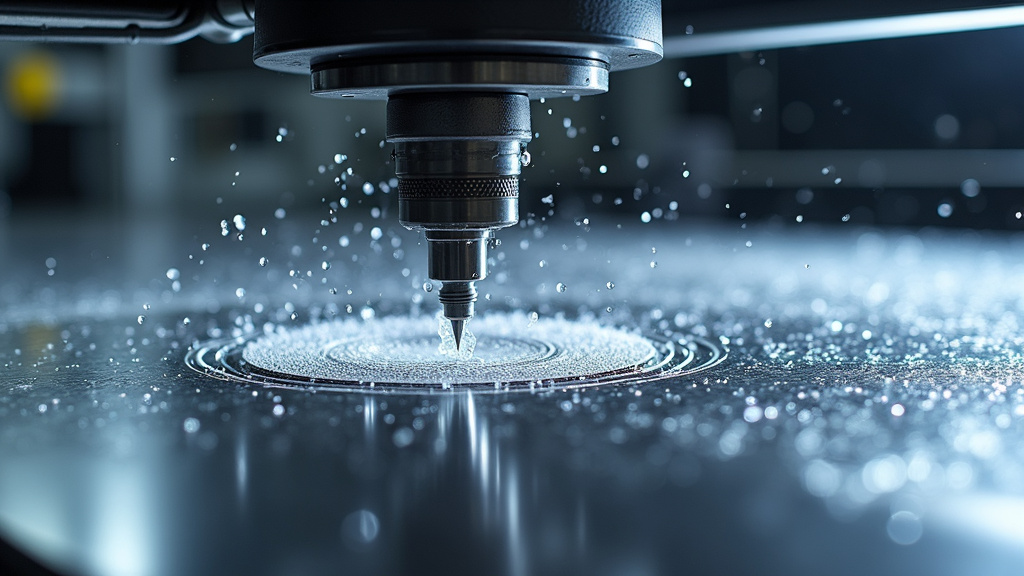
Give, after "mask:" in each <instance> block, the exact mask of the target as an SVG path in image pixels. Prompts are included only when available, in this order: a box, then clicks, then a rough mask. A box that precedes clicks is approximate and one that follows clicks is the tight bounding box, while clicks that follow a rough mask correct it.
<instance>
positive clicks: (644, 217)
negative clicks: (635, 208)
mask: <svg viewBox="0 0 1024 576" xmlns="http://www.w3.org/2000/svg"><path fill="white" fill-rule="evenodd" d="M640 221H641V222H643V223H644V224H647V223H648V222H650V221H651V213H650V212H646V211H645V212H644V213H643V214H641V215H640Z"/></svg>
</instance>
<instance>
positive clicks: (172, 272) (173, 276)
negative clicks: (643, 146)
mask: <svg viewBox="0 0 1024 576" xmlns="http://www.w3.org/2000/svg"><path fill="white" fill-rule="evenodd" d="M180 277H181V272H180V271H179V270H178V269H177V268H168V269H167V279H168V280H177V279H178V278H180Z"/></svg>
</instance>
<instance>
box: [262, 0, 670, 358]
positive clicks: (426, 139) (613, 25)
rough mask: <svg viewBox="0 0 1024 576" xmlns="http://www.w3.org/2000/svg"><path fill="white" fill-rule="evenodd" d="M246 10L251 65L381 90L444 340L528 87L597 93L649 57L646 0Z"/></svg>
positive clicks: (415, 2) (520, 124) (523, 128)
mask: <svg viewBox="0 0 1024 576" xmlns="http://www.w3.org/2000/svg"><path fill="white" fill-rule="evenodd" d="M385 7H386V9H385ZM257 13H258V16H259V17H258V18H257V20H256V36H255V49H254V59H255V61H256V63H257V64H258V65H260V66H263V67H265V68H270V69H273V70H279V71H284V72H300V73H309V74H310V79H311V85H312V92H313V94H315V95H318V96H325V97H333V98H375V99H384V98H387V99H388V112H387V114H388V119H387V140H388V141H389V142H391V143H393V144H394V145H395V150H394V157H395V165H396V172H397V176H398V201H399V219H400V220H401V222H402V224H403V225H404V226H406V227H407V228H410V229H415V230H422V231H424V233H425V236H426V239H427V244H428V276H429V277H430V278H431V279H433V280H436V281H440V282H441V286H442V287H441V290H440V300H441V304H442V307H443V313H444V315H445V317H446V318H448V319H449V320H451V321H452V329H453V332H454V334H455V340H456V343H458V342H460V341H461V335H462V331H463V330H464V328H465V324H466V322H467V321H468V320H469V319H470V318H472V316H473V314H474V312H475V310H474V305H475V302H476V298H477V292H476V286H475V283H476V282H477V281H479V280H483V279H484V278H485V277H486V276H487V247H488V243H489V241H490V239H491V238H492V235H493V232H494V231H495V230H497V229H500V228H503V227H506V226H511V225H513V224H515V223H516V222H518V220H519V174H520V172H521V170H522V167H523V166H524V165H525V164H526V163H528V161H529V160H528V158H529V156H528V155H526V153H525V152H526V144H527V143H528V142H529V141H530V139H531V136H532V132H531V129H530V106H529V100H530V98H541V97H557V96H574V95H588V94H597V93H601V92H605V91H607V89H608V73H609V72H610V71H613V70H620V69H626V68H635V67H639V66H644V65H647V64H652V63H654V62H657V61H658V60H660V59H661V54H662V48H661V43H662V36H661V2H660V0H566V1H563V2H550V1H549V0H520V1H519V2H516V3H515V4H514V6H510V5H508V4H507V3H498V2H488V1H472V2H471V1H454V0H453V1H451V2H422V1H421V0H397V1H393V2H388V3H386V4H383V3H381V2H378V1H376V0H374V1H366V0H353V1H349V2H331V1H316V0H305V1H302V0H300V1H296V0H261V2H260V4H259V6H258V7H257ZM353 23H356V25H355V26H353Z"/></svg>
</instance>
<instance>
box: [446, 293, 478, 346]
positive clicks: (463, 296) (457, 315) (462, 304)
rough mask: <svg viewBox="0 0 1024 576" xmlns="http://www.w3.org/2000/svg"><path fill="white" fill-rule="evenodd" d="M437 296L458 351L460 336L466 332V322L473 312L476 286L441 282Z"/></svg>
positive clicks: (460, 342) (460, 343) (460, 341)
mask: <svg viewBox="0 0 1024 576" xmlns="http://www.w3.org/2000/svg"><path fill="white" fill-rule="evenodd" d="M438 296H439V297H440V300H441V307H442V309H443V312H442V313H443V314H444V317H445V318H447V319H448V320H450V321H451V323H452V334H453V335H454V336H455V348H456V349H460V348H461V346H462V335H463V333H465V331H466V322H468V321H469V319H470V318H472V317H473V314H474V312H475V310H474V304H475V303H476V296H477V294H476V285H475V283H473V282H442V283H441V291H440V293H439V294H438Z"/></svg>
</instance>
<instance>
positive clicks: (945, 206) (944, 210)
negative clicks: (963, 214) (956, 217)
mask: <svg viewBox="0 0 1024 576" xmlns="http://www.w3.org/2000/svg"><path fill="white" fill-rule="evenodd" d="M936 212H938V214H939V217H940V218H949V217H950V216H952V215H953V205H952V204H950V203H948V202H943V203H942V204H939V208H938V209H937V210H936Z"/></svg>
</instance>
